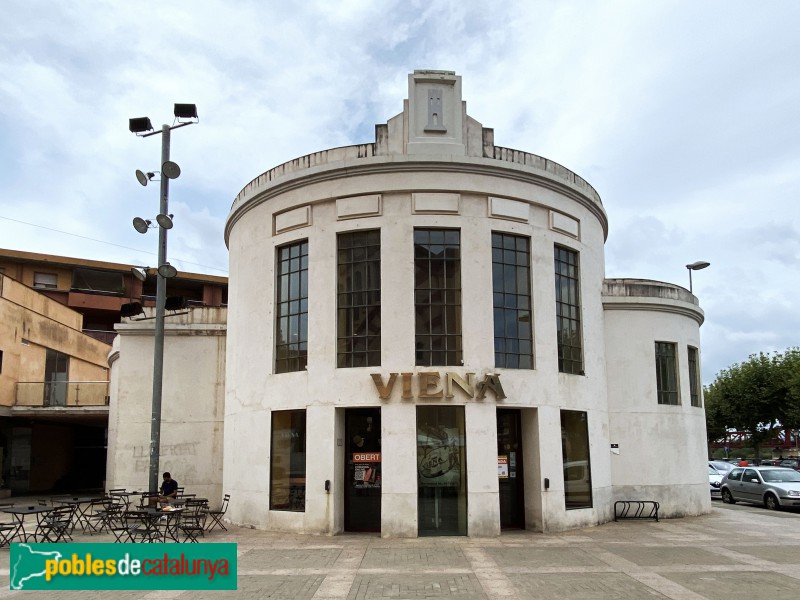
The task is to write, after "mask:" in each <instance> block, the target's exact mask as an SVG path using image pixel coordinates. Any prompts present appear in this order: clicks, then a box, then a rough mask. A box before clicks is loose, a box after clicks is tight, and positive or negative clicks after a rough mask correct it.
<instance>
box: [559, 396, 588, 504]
mask: <svg viewBox="0 0 800 600" xmlns="http://www.w3.org/2000/svg"><path fill="white" fill-rule="evenodd" d="M560 419H561V459H562V469H563V472H564V508H565V509H566V510H576V509H582V508H592V507H593V506H594V490H593V489H592V455H591V447H590V444H589V413H587V412H586V411H583V410H566V409H562V410H561V412H560ZM576 424H577V425H578V427H580V430H578V429H576V428H575V426H576ZM572 475H577V476H574V477H573V476H572Z"/></svg>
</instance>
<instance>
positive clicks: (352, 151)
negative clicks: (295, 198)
mask: <svg viewBox="0 0 800 600" xmlns="http://www.w3.org/2000/svg"><path fill="white" fill-rule="evenodd" d="M376 146H377V144H358V145H355V146H341V147H339V148H331V149H329V150H321V151H319V152H314V153H312V154H306V155H305V156H301V157H299V158H295V159H292V160H290V161H288V162H285V163H283V164H281V165H278V166H277V167H273V168H272V169H270V170H269V171H265V172H264V173H262V174H261V175H259V176H258V177H256V178H255V179H253V180H252V181H251V182H250V183H248V184H247V185H245V186H244V187H243V188H242V190H241V191H240V192H239V193H238V194H237V195H236V198H235V199H234V201H233V207H235V206H237V205H239V204H241V203H243V202H245V201H246V200H248V199H249V198H251V197H253V196H254V195H256V194H257V193H258V192H260V191H262V190H263V189H264V188H265V187H267V186H269V184H271V183H273V182H277V181H279V180H280V179H283V178H284V177H287V176H288V175H291V174H293V173H297V172H298V171H303V170H307V169H311V168H313V167H318V166H324V165H329V164H333V163H337V162H342V161H345V160H350V161H358V159H364V158H372V157H375V156H380V155H379V154H378V153H377V152H376ZM483 157H484V158H489V159H493V160H496V161H501V162H507V163H514V164H517V165H522V166H524V167H528V168H530V169H533V170H534V171H542V172H544V173H546V174H547V175H549V176H550V177H553V178H556V179H560V180H562V181H564V182H565V183H567V184H569V185H570V186H572V187H575V188H577V189H578V190H580V191H581V192H582V193H583V194H584V195H586V196H587V197H588V198H590V199H591V200H592V201H593V202H594V203H595V204H597V205H598V206H602V205H603V202H602V200H601V199H600V194H598V193H597V190H595V189H594V187H592V186H591V184H590V183H589V182H588V181H586V180H585V179H584V178H583V177H581V176H580V175H577V174H576V173H574V172H572V171H570V170H569V169H567V168H566V167H564V166H563V165H560V164H559V163H557V162H555V161H552V160H550V159H548V158H545V157H543V156H539V155H537V154H532V153H530V152H523V151H522V150H514V149H512V148H502V147H500V146H494V145H484V156H483Z"/></svg>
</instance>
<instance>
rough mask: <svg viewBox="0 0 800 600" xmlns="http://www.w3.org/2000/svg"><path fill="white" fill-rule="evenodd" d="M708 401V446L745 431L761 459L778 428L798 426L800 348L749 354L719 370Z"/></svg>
mask: <svg viewBox="0 0 800 600" xmlns="http://www.w3.org/2000/svg"><path fill="white" fill-rule="evenodd" d="M705 398H706V429H707V431H708V439H709V441H713V440H718V439H720V438H721V437H724V434H725V431H727V430H728V429H736V430H738V431H744V432H747V434H748V435H749V436H750V439H751V442H752V443H753V446H754V447H755V451H756V456H758V454H759V450H760V446H761V445H762V444H763V443H764V441H766V440H768V439H769V438H770V437H773V435H774V431H775V429H776V428H791V429H797V428H799V427H800V349H798V348H789V349H787V350H786V351H785V352H773V353H770V354H766V353H763V352H760V353H758V354H752V355H750V358H749V359H748V360H747V361H745V362H742V363H737V364H734V365H732V366H730V367H728V368H727V369H723V370H722V371H720V372H719V373H718V374H717V377H716V379H715V380H714V382H713V383H712V384H711V385H710V386H708V387H707V388H706V390H705Z"/></svg>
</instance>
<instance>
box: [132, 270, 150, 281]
mask: <svg viewBox="0 0 800 600" xmlns="http://www.w3.org/2000/svg"><path fill="white" fill-rule="evenodd" d="M131 274H132V275H133V276H134V277H136V279H138V280H139V281H144V280H145V279H147V271H146V270H145V269H140V268H139V267H131Z"/></svg>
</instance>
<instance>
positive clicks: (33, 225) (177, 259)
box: [0, 215, 228, 274]
mask: <svg viewBox="0 0 800 600" xmlns="http://www.w3.org/2000/svg"><path fill="white" fill-rule="evenodd" d="M0 219H5V220H6V221H13V222H14V223H21V224H22V225H30V226H31V227H38V228H39V229H46V230H47V231H55V232H56V233H63V234H64V235H71V236H72V237H76V238H81V239H83V240H89V241H91V242H98V243H100V244H108V245H109V246H116V247H117V248H124V249H125V250H133V251H134V252H143V253H145V254H151V255H153V256H158V253H157V252H151V251H149V250H140V249H139V248H131V247H130V246H123V245H122V244H115V243H114V242H106V241H105V240H96V239H94V238H90V237H86V236H85V235H78V234H77V233H70V232H69V231H61V230H60V229H53V228H52V227H45V226H44V225H37V224H36V223H28V222H26V221H20V220H18V219H12V218H11V217H4V216H2V215H0ZM172 260H175V261H180V262H183V263H186V264H187V265H194V266H196V267H203V268H204V269H212V270H214V271H220V272H222V273H225V274H227V273H228V270H227V269H220V268H219V267H211V266H209V265H201V264H200V263H196V262H192V261H190V260H183V259H182V258H177V257H172Z"/></svg>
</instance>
